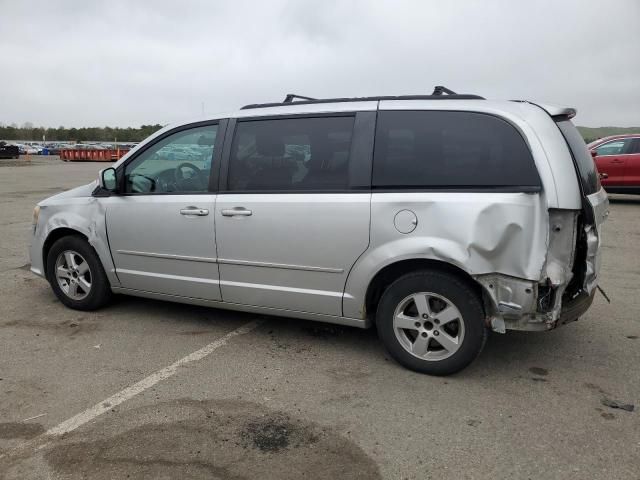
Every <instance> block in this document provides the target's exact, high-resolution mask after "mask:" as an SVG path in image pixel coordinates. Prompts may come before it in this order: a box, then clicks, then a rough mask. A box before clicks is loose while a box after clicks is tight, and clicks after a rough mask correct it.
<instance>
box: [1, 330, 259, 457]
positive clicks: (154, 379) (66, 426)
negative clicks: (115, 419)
mask: <svg viewBox="0 0 640 480" xmlns="http://www.w3.org/2000/svg"><path fill="white" fill-rule="evenodd" d="M261 323H263V320H254V321H253V322H249V323H246V324H244V325H243V326H242V327H240V328H237V329H236V330H233V331H232V332H229V333H227V334H226V335H224V336H223V337H220V338H219V339H217V340H215V341H213V342H211V343H210V344H208V345H205V346H204V347H202V348H201V349H200V350H196V351H195V352H193V353H191V354H189V355H187V356H186V357H184V358H181V359H180V360H178V361H176V362H174V363H172V364H171V365H169V366H167V367H164V368H163V369H161V370H158V371H157V372H155V373H152V374H151V375H149V376H148V377H146V378H143V379H142V380H140V381H139V382H137V383H134V384H133V385H131V386H129V387H127V388H125V389H124V390H122V391H120V392H118V393H116V394H115V395H112V396H110V397H109V398H106V399H104V400H102V401H100V402H98V403H97V404H95V405H94V406H93V407H91V408H88V409H86V410H85V411H84V412H81V413H79V414H77V415H75V416H73V417H71V418H70V419H68V420H65V421H64V422H62V423H60V424H59V425H57V426H55V427H53V428H50V429H49V430H47V431H46V432H45V433H44V434H42V435H40V436H39V437H37V438H34V439H33V440H31V441H29V442H27V443H25V444H23V445H21V446H18V447H16V448H15V449H13V450H12V451H9V452H6V453H5V454H0V458H3V457H5V456H7V455H8V454H10V453H14V452H15V451H16V450H22V449H24V448H25V447H28V446H30V445H34V444H36V443H38V441H40V440H42V439H44V438H46V437H50V436H56V435H63V434H65V433H69V432H72V431H73V430H75V429H76V428H78V427H81V426H82V425H84V424H85V423H87V422H90V421H91V420H93V419H94V418H96V417H98V416H100V415H102V414H103V413H105V412H108V411H109V410H111V409H112V408H113V407H115V406H116V405H120V404H121V403H123V402H126V401H127V400H129V399H130V398H133V397H135V396H136V395H138V394H139V393H142V392H144V391H145V390H147V389H148V388H150V387H153V386H154V385H155V384H157V383H158V382H161V381H162V380H166V379H167V378H169V377H171V376H173V375H174V374H175V373H176V372H177V371H178V368H180V367H183V366H185V365H186V364H188V363H191V362H196V361H198V360H202V359H203V358H204V357H206V356H207V355H210V354H211V353H212V352H213V351H214V350H216V349H218V348H220V347H222V346H224V345H226V343H227V342H228V341H229V340H231V339H232V338H233V337H237V336H239V335H245V334H247V333H249V332H250V331H252V330H254V329H255V328H256V327H258V326H259V325H260V324H261Z"/></svg>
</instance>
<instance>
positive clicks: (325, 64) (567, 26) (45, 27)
mask: <svg viewBox="0 0 640 480" xmlns="http://www.w3.org/2000/svg"><path fill="white" fill-rule="evenodd" d="M0 10H1V11H2V20H1V21H0V61H2V73H1V74H0V122H4V123H11V122H16V123H19V124H20V123H23V122H26V121H30V122H33V123H34V124H36V125H44V126H49V127H56V126H59V125H64V126H88V125H114V126H115V125H118V126H127V125H140V124H143V123H156V122H159V123H169V122H174V121H179V120H181V119H183V118H187V117H193V116H198V115H200V113H201V108H202V107H201V105H202V103H203V102H204V105H205V112H206V113H207V114H214V113H216V112H220V111H229V110H234V109H236V108H238V107H239V106H241V105H243V104H246V103H252V102H261V101H278V100H280V99H282V98H283V97H284V94H285V93H288V92H295V93H300V94H306V95H310V96H317V97H330V96H362V95H377V94H381V95H396V94H409V93H430V91H431V89H432V87H433V85H436V84H443V85H447V86H449V87H450V88H452V89H454V90H456V91H460V92H463V93H478V94H481V95H484V96H486V97H490V98H526V99H531V100H536V101H540V102H546V103H556V104H563V105H571V106H574V107H577V108H578V111H579V114H578V118H577V123H578V124H581V125H589V126H600V125H619V126H631V125H634V126H640V88H638V84H639V80H640V53H639V52H640V28H639V23H638V20H640V2H639V1H638V0H616V1H613V0H612V1H610V2H608V3H606V4H605V3H600V2H586V1H580V0H564V1H560V2H559V1H552V0H547V1H537V2H513V1H507V0H503V1H498V0H487V1H473V0H468V1H453V0H451V1H448V2H442V1H435V0H430V1H346V0H336V1H329V0H317V1H311V0H310V1H303V0H296V1H294V0H292V1H284V0H273V1H258V0H255V1H247V0H234V1H231V2H215V1H206V0H202V1H191V0H183V1H181V2H176V1H175V0H170V1H169V0H155V1H149V2H129V1H126V0H111V1H104V2H87V1H84V0H67V1H62V0H60V1H47V0H41V1H36V0H25V1H20V2H14V1H9V0H0Z"/></svg>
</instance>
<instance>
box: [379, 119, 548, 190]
mask: <svg viewBox="0 0 640 480" xmlns="http://www.w3.org/2000/svg"><path fill="white" fill-rule="evenodd" d="M373 186H374V188H408V189H414V188H456V189H465V188H469V189H477V188H509V189H511V188H515V189H518V190H522V191H538V190H540V177H539V176H538V171H537V170H536V167H535V163H534V161H533V157H532V156H531V152H530V150H529V147H528V146H527V144H526V143H525V141H524V139H523V138H522V136H521V135H520V133H519V132H518V131H517V130H516V129H515V128H514V127H513V126H512V125H510V124H509V123H507V122H506V121H504V120H501V119H499V118H497V117H494V116H491V115H486V114H481V113H473V112H447V111H382V112H380V113H379V115H378V124H377V129H376V143H375V153H374V164H373Z"/></svg>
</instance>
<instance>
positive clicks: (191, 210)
mask: <svg viewBox="0 0 640 480" xmlns="http://www.w3.org/2000/svg"><path fill="white" fill-rule="evenodd" d="M180 215H196V216H198V217H204V216H206V215H209V210H207V209H206V208H198V207H187V208H183V209H182V210H180Z"/></svg>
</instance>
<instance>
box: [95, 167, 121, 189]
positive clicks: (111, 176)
mask: <svg viewBox="0 0 640 480" xmlns="http://www.w3.org/2000/svg"><path fill="white" fill-rule="evenodd" d="M99 184H100V186H101V187H102V188H104V189H105V190H108V191H109V192H117V191H118V180H117V178H116V169H115V168H113V167H110V168H105V169H104V170H100V177H99Z"/></svg>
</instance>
